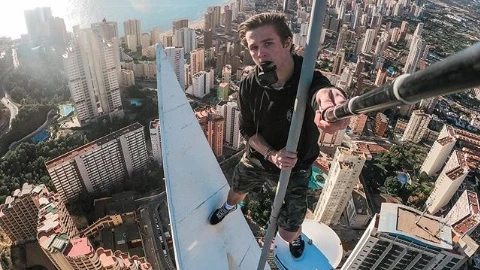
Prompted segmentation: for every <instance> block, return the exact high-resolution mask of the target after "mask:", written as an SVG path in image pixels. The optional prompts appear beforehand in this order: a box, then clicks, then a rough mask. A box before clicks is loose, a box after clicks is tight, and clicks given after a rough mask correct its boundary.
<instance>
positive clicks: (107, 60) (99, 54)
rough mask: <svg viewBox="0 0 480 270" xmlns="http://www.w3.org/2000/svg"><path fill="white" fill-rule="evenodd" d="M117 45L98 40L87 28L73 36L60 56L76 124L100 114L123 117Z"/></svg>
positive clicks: (93, 118) (81, 123)
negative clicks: (65, 51) (62, 58)
mask: <svg viewBox="0 0 480 270" xmlns="http://www.w3.org/2000/svg"><path fill="white" fill-rule="evenodd" d="M114 39H115V38H114ZM115 40H116V39H115ZM117 45H118V44H116V42H113V43H109V42H106V41H104V40H102V39H100V38H99V37H98V35H96V34H94V33H93V32H92V31H91V30H90V29H79V30H77V31H75V33H74V39H73V41H72V44H71V47H69V48H68V49H67V53H66V54H65V55H64V67H65V71H66V73H67V79H68V86H69V89H70V94H71V95H72V99H73V102H74V106H75V110H76V111H77V113H78V120H79V122H80V125H84V124H87V123H88V122H90V121H93V120H95V119H96V118H97V117H100V116H102V115H109V116H110V117H113V116H118V117H122V116H123V109H122V101H121V98H120V88H119V80H120V74H121V68H120V53H119V49H118V46H117Z"/></svg>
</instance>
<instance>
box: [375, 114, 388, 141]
mask: <svg viewBox="0 0 480 270" xmlns="http://www.w3.org/2000/svg"><path fill="white" fill-rule="evenodd" d="M387 129H388V118H387V116H386V115H385V114H383V113H377V116H375V135H377V136H380V137H384V136H385V133H386V132H387Z"/></svg>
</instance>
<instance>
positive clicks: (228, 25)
mask: <svg viewBox="0 0 480 270" xmlns="http://www.w3.org/2000/svg"><path fill="white" fill-rule="evenodd" d="M224 11H225V23H224V25H225V31H224V33H225V35H230V33H231V32H232V17H233V11H232V9H230V7H229V6H225V7H224Z"/></svg>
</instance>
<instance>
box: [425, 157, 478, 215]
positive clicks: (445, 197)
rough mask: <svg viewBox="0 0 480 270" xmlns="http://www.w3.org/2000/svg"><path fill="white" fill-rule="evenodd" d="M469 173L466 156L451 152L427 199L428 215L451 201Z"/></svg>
mask: <svg viewBox="0 0 480 270" xmlns="http://www.w3.org/2000/svg"><path fill="white" fill-rule="evenodd" d="M469 171H470V168H469V167H468V163H467V160H466V154H465V153H463V152H461V151H457V150H455V151H453V153H452V154H451V156H450V158H449V160H448V162H447V164H445V167H444V168H443V170H442V172H441V173H440V175H439V176H438V178H437V180H436V181H435V186H434V188H433V190H432V192H431V193H430V196H429V197H428V199H427V202H426V207H427V210H428V212H429V213H430V214H435V213H437V212H438V211H439V210H440V209H441V208H442V207H444V206H445V205H446V204H447V203H448V202H449V201H450V200H451V199H452V197H453V195H454V194H455V192H457V190H458V188H459V187H460V185H461V184H462V182H463V180H464V179H465V177H466V176H467V174H468V173H469Z"/></svg>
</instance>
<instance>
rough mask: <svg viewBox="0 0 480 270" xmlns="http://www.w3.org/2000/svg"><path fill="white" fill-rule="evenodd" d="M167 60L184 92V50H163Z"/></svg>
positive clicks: (173, 48)
mask: <svg viewBox="0 0 480 270" xmlns="http://www.w3.org/2000/svg"><path fill="white" fill-rule="evenodd" d="M165 54H166V55H167V59H168V61H169V62H170V64H172V67H173V72H175V75H176V76H177V80H178V83H179V84H180V87H182V89H183V90H185V50H184V49H183V48H181V47H167V48H165Z"/></svg>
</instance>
